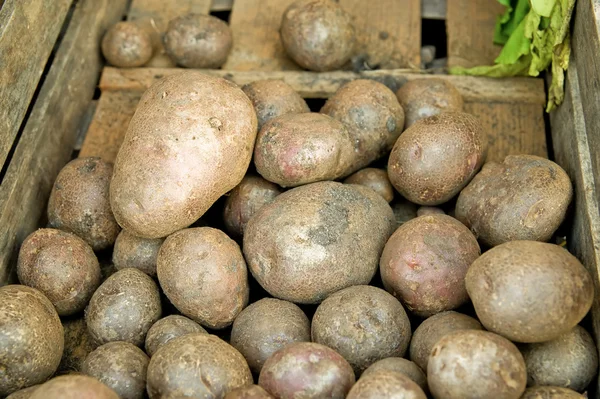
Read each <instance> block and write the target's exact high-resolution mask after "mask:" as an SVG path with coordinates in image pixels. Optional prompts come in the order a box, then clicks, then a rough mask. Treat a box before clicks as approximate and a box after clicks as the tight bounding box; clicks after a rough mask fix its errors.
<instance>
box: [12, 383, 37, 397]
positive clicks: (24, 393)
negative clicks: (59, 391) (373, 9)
mask: <svg viewBox="0 0 600 399" xmlns="http://www.w3.org/2000/svg"><path fill="white" fill-rule="evenodd" d="M39 386H40V385H39V384H38V385H34V386H32V387H29V388H23V389H19V390H18V391H16V392H13V393H11V394H10V395H8V396H7V397H6V399H30V398H31V395H33V391H35V390H36V389H37V388H38V387H39Z"/></svg>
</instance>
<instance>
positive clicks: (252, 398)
mask: <svg viewBox="0 0 600 399" xmlns="http://www.w3.org/2000/svg"><path fill="white" fill-rule="evenodd" d="M224 399H273V397H272V396H271V395H269V393H268V392H267V391H265V390H264V389H262V388H261V387H260V386H259V385H248V386H245V387H243V388H238V389H236V390H234V391H231V392H229V393H228V394H227V395H225V398H224Z"/></svg>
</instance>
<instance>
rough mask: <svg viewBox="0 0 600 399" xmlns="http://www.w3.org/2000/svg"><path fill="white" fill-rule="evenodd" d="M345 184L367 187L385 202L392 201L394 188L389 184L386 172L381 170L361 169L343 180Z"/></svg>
mask: <svg viewBox="0 0 600 399" xmlns="http://www.w3.org/2000/svg"><path fill="white" fill-rule="evenodd" d="M344 183H346V184H360V185H361V186H365V187H369V188H370V189H372V190H373V191H375V192H376V193H377V194H379V195H381V196H382V197H383V199H384V200H386V201H387V202H392V200H393V199H394V187H392V183H390V179H389V178H388V175H387V172H386V171H385V170H383V169H377V168H365V169H361V170H359V171H358V172H356V173H354V174H353V175H351V176H349V177H347V178H346V180H344Z"/></svg>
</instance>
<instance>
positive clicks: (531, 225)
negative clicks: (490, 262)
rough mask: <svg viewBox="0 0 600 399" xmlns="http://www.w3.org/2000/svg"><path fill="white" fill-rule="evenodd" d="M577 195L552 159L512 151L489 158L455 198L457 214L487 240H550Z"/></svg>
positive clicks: (488, 241) (476, 234) (492, 242)
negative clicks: (500, 157)
mask: <svg viewBox="0 0 600 399" xmlns="http://www.w3.org/2000/svg"><path fill="white" fill-rule="evenodd" d="M572 197H573V188H572V186H571V180H569V176H568V175H567V173H566V172H565V171H564V170H563V169H562V168H561V167H560V166H558V165H557V164H555V163H554V162H552V161H550V160H548V159H544V158H540V157H536V156H533V155H510V156H508V157H506V158H505V159H504V162H503V163H501V164H500V163H497V162H489V163H487V164H485V165H484V167H483V169H482V170H481V172H480V173H478V174H477V176H475V178H474V179H473V181H472V182H471V183H470V184H469V185H468V186H467V187H465V189H464V190H462V192H461V193H460V195H459V196H458V200H457V202H456V218H457V219H458V220H460V221H461V222H462V223H464V224H465V225H466V226H467V227H468V228H470V229H471V231H472V232H473V234H475V236H477V238H478V239H479V240H480V241H481V242H482V243H484V244H486V245H488V246H490V247H493V246H496V245H500V244H502V243H505V242H508V241H516V240H532V241H548V240H549V239H550V238H551V237H552V234H554V232H555V231H556V229H558V226H560V224H561V223H562V221H563V220H564V218H565V214H566V212H567V208H568V206H569V204H570V203H571V199H572Z"/></svg>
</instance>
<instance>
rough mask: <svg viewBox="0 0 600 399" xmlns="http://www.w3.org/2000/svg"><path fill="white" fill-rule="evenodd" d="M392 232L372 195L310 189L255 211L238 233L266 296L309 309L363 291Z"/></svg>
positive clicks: (341, 188)
mask: <svg viewBox="0 0 600 399" xmlns="http://www.w3.org/2000/svg"><path fill="white" fill-rule="evenodd" d="M394 225H395V222H394V215H393V212H392V210H391V208H390V207H389V205H388V204H387V202H386V201H385V200H384V199H383V198H381V197H380V196H379V195H378V194H377V193H375V192H374V191H373V190H370V189H368V188H365V187H361V186H353V185H344V184H341V183H334V182H321V183H314V184H310V185H306V186H303V187H298V188H295V189H293V190H290V191H287V192H285V193H283V194H281V195H279V196H278V197H277V198H275V200H274V201H273V202H272V203H270V204H268V205H265V206H263V207H262V208H260V209H259V210H258V212H257V213H256V214H255V215H254V217H253V218H252V219H250V221H249V222H248V226H247V228H246V233H245V236H244V255H245V256H246V260H247V261H248V266H249V268H250V271H251V272H252V274H253V276H254V278H256V280H257V281H258V283H259V284H260V285H261V286H262V287H263V288H264V289H265V290H267V291H268V292H269V293H270V294H271V295H273V296H274V297H277V298H280V299H285V300H287V301H290V302H296V303H313V304H314V303H319V302H321V301H322V300H323V299H324V298H326V297H327V296H328V295H330V294H332V293H334V292H336V291H339V290H341V289H343V288H346V287H349V286H352V285H360V284H368V283H369V281H371V279H372V278H373V276H374V275H375V272H376V271H377V263H378V260H379V256H380V255H381V251H382V250H383V246H384V245H385V242H386V240H387V239H388V238H389V236H390V234H391V232H392V230H393V228H394Z"/></svg>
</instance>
